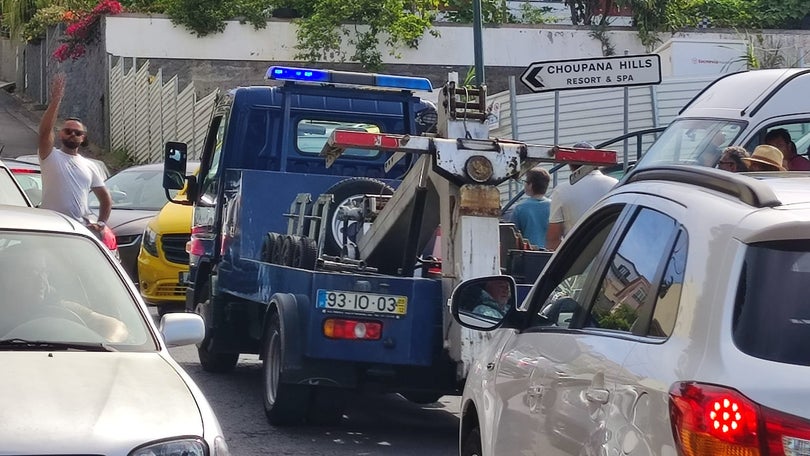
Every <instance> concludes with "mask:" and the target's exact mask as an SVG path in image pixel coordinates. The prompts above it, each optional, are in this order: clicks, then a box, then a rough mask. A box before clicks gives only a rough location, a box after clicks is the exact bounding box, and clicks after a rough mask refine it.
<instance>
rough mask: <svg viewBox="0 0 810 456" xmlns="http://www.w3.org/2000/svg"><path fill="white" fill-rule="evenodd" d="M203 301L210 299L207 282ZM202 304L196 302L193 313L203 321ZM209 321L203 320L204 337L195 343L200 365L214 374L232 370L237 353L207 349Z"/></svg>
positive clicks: (209, 334) (237, 359)
mask: <svg viewBox="0 0 810 456" xmlns="http://www.w3.org/2000/svg"><path fill="white" fill-rule="evenodd" d="M202 300H203V303H208V302H209V301H210V300H211V288H210V286H209V285H208V284H206V285H205V291H204V292H203V295H202ZM201 307H202V304H197V306H196V307H195V309H194V313H196V314H197V315H199V316H201V317H202V318H203V321H205V315H204V314H205V312H202V311H201ZM209 323H210V322H207V321H206V322H205V338H204V339H203V341H202V342H200V343H199V344H197V356H198V357H199V358H200V365H201V366H202V368H203V370H204V371H206V372H212V373H216V374H224V373H227V372H230V371H232V370H233V368H234V367H236V363H237V362H238V361H239V353H216V352H212V351H209V350H208V348H207V347H208V343H209V342H210V341H211V339H210V337H211V333H210V329H209Z"/></svg>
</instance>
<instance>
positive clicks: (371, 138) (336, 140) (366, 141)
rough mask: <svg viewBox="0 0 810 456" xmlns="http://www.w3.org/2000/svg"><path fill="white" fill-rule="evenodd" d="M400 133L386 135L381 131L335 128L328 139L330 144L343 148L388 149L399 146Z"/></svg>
mask: <svg viewBox="0 0 810 456" xmlns="http://www.w3.org/2000/svg"><path fill="white" fill-rule="evenodd" d="M402 138H403V136H402V135H386V134H383V133H369V132H365V131H348V130H335V131H334V132H333V133H332V136H331V137H330V139H329V143H330V145H332V146H339V147H343V148H349V147H354V148H361V149H382V150H387V149H388V150H390V149H397V148H399V147H400V141H401V140H402Z"/></svg>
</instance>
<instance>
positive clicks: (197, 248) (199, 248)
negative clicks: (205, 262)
mask: <svg viewBox="0 0 810 456" xmlns="http://www.w3.org/2000/svg"><path fill="white" fill-rule="evenodd" d="M186 253H188V254H190V255H195V256H203V255H204V254H205V247H204V246H203V243H202V241H201V240H199V239H197V238H195V237H193V236H192V238H191V240H190V241H188V242H186Z"/></svg>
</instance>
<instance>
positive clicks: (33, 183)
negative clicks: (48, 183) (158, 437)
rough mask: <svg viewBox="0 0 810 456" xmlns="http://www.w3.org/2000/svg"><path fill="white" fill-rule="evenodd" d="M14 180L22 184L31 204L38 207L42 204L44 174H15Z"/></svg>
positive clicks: (19, 172)
mask: <svg viewBox="0 0 810 456" xmlns="http://www.w3.org/2000/svg"><path fill="white" fill-rule="evenodd" d="M13 174H14V178H15V179H17V183H18V184H20V187H22V189H23V191H24V192H25V194H26V195H27V196H28V199H29V200H31V204H32V205H33V206H35V207H38V206H39V205H40V204H41V203H42V174H40V173H39V172H25V171H18V172H13Z"/></svg>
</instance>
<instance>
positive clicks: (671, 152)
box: [636, 119, 744, 169]
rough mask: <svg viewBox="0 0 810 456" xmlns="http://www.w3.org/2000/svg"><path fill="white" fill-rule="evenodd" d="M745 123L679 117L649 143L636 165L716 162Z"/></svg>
mask: <svg viewBox="0 0 810 456" xmlns="http://www.w3.org/2000/svg"><path fill="white" fill-rule="evenodd" d="M743 126H744V124H743V123H740V122H732V121H729V120H717V119H713V120H708V119H680V120H676V121H674V122H672V123H671V124H670V125H669V127H668V128H667V129H666V130H665V131H664V133H663V134H662V135H661V137H660V138H658V140H657V141H655V143H653V145H652V146H650V149H649V150H648V151H647V152H646V153H645V154H644V156H643V157H642V158H641V160H640V161H639V163H638V164H637V165H636V168H638V169H642V168H646V167H648V166H654V165H656V164H659V165H660V164H669V163H688V164H695V165H702V166H714V165H715V164H716V163H717V161H718V160H719V159H720V154H721V152H722V151H723V149H724V148H725V147H726V146H728V145H730V144H733V143H734V141H735V140H736V139H737V136H739V134H740V132H741V131H742V128H743Z"/></svg>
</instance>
